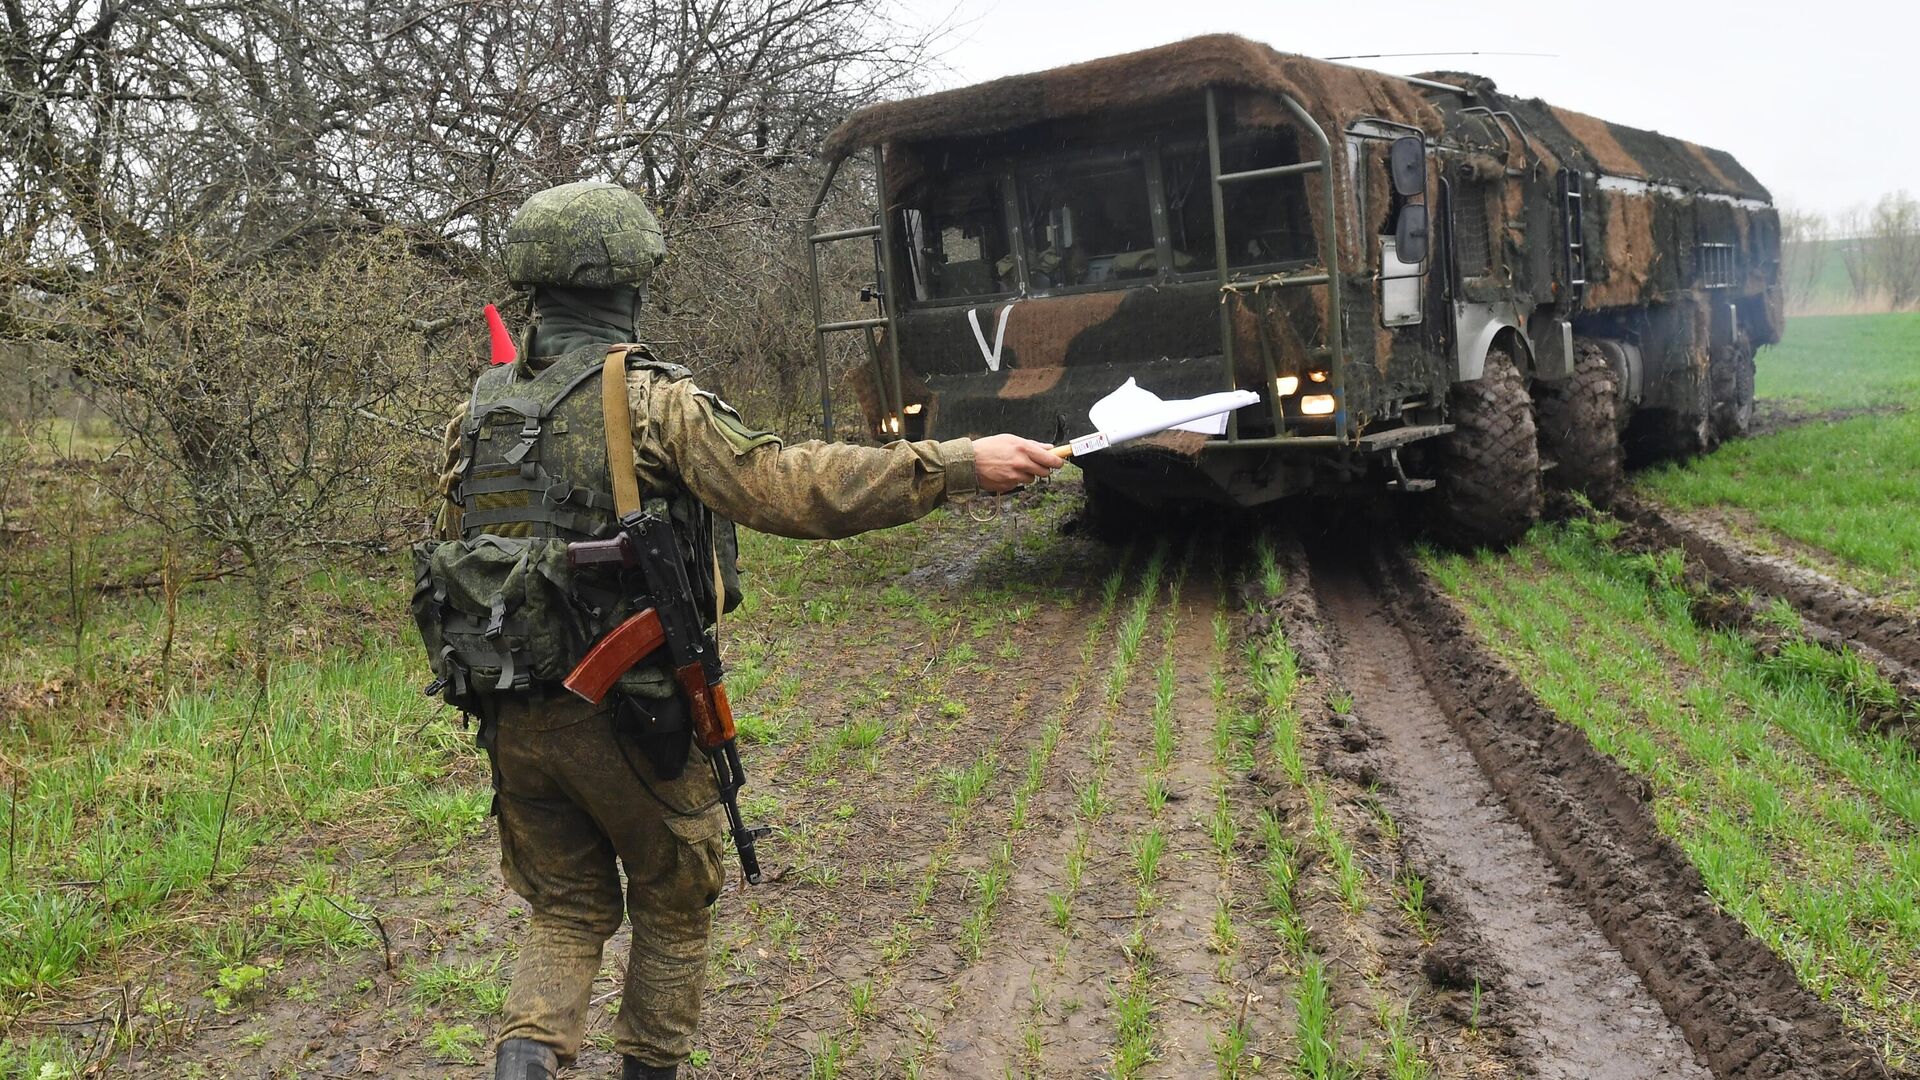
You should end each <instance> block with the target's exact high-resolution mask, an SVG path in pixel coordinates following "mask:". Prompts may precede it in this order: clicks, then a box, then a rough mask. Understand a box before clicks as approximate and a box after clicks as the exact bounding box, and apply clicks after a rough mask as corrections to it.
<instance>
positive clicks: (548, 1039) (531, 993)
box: [439, 337, 974, 1075]
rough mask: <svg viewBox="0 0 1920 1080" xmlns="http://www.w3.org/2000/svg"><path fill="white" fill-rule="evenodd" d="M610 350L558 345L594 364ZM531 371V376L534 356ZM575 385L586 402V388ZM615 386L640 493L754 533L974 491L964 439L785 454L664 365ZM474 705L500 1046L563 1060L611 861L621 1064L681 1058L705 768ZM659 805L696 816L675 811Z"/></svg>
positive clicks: (701, 928)
mask: <svg viewBox="0 0 1920 1080" xmlns="http://www.w3.org/2000/svg"><path fill="white" fill-rule="evenodd" d="M530 340H531V341H533V342H535V343H537V341H538V338H537V337H536V338H532V339H530ZM613 340H617V338H614V339H610V340H609V342H607V343H600V344H597V345H596V344H593V343H591V342H577V341H576V342H569V344H571V345H574V346H575V347H576V348H581V349H585V348H594V349H598V350H599V352H600V353H601V354H602V355H604V353H605V349H606V344H608V343H610V342H611V341H613ZM544 359H545V362H547V363H551V362H553V360H554V358H551V357H548V358H544ZM530 366H531V367H533V368H535V369H538V368H540V367H542V366H544V364H543V358H541V357H538V356H536V357H535V358H534V359H533V360H532V361H531V365H530ZM576 393H589V394H593V395H595V396H596V398H597V395H598V393H599V386H598V383H597V382H594V383H592V384H591V385H589V386H588V387H586V388H584V389H582V390H580V391H576ZM627 393H628V401H629V404H630V406H631V412H632V417H633V436H634V449H635V460H634V462H633V464H632V467H633V468H634V470H635V472H636V473H637V475H638V478H639V482H640V489H641V492H642V494H643V495H645V496H647V497H666V498H672V497H681V498H684V497H686V496H691V497H692V498H693V499H695V500H698V501H699V502H700V503H701V504H703V505H704V506H705V507H706V508H707V509H709V510H711V511H712V512H713V513H715V514H718V515H721V516H723V517H725V518H728V519H731V520H733V521H737V522H739V523H741V524H743V525H746V526H748V527H750V528H753V529H758V530H760V531H762V532H769V533H776V534H779V535H783V536H791V537H800V538H831V537H843V536H849V535H852V534H854V533H858V532H863V531H866V530H870V529H879V528H885V527H888V526H891V525H898V524H902V523H904V522H908V521H912V520H914V519H916V518H919V517H921V516H923V515H925V514H926V513H928V512H929V511H931V510H932V509H934V508H935V507H936V506H939V505H940V504H941V503H942V502H944V501H945V500H946V499H948V498H949V497H951V496H954V495H962V494H967V493H970V492H972V491H973V489H974V471H973V448H972V443H971V441H970V440H967V439H953V440H949V441H945V442H917V443H906V442H900V443H894V444H892V445H889V446H887V447H884V448H878V449H876V448H872V447H858V446H850V445H846V444H839V443H831V444H830V443H821V442H809V443H806V444H803V445H799V446H791V447H789V446H785V445H783V444H782V443H781V441H780V440H779V439H777V438H775V437H774V436H772V435H769V434H766V433H764V432H756V431H753V430H751V429H749V428H748V427H746V425H744V424H743V423H742V422H741V421H740V419H739V417H738V415H737V414H735V413H734V411H733V410H732V409H731V408H730V407H728V406H727V405H726V404H725V403H724V402H722V401H720V400H719V399H718V398H717V397H715V396H714V395H712V394H710V393H708V392H706V391H703V390H700V389H699V388H697V387H696V386H695V385H694V383H693V381H692V379H691V378H689V377H687V375H686V373H685V372H684V371H681V370H677V369H668V368H666V367H665V366H664V365H649V366H644V367H641V368H639V369H637V370H632V371H630V372H629V375H628V382H627ZM466 411H467V410H466V407H465V406H462V408H461V409H460V410H459V411H458V412H457V413H456V414H455V417H454V421H453V423H451V424H450V425H449V426H448V430H447V440H446V456H445V460H444V464H443V468H442V472H441V482H440V490H441V492H442V494H443V495H445V496H448V499H447V500H446V501H444V502H443V504H442V509H441V513H440V517H439V531H440V534H441V535H442V536H443V537H446V538H450V539H451V538H457V537H459V536H460V531H461V516H462V513H463V511H462V508H461V507H460V506H459V505H456V504H455V503H454V502H453V501H451V495H452V493H453V492H454V491H455V490H456V489H457V486H458V483H459V481H460V478H461V468H460V463H459V459H460V457H461V454H462V445H461V444H462V438H461V432H462V428H463V424H464V420H465V416H466ZM585 480H586V478H575V482H585ZM601 486H602V487H605V486H606V485H605V484H602V485H601ZM489 713H490V715H489V716H488V718H487V726H488V727H489V728H490V729H491V731H490V736H491V738H490V740H489V741H490V742H491V744H492V747H491V751H490V753H491V755H492V759H493V764H494V769H495V775H496V785H497V789H498V792H499V796H500V798H499V800H498V802H497V808H498V811H499V824H500V846H501V869H502V872H503V873H504V875H505V878H506V880H507V883H508V885H509V886H511V887H512V888H513V890H514V891H515V892H516V893H518V894H520V895H521V896H522V897H524V898H525V899H526V900H527V902H528V904H529V905H530V906H531V908H532V918H531V920H530V926H529V927H528V931H527V934H526V937H525V939H524V941H523V942H522V946H521V952H520V959H519V962H518V965H517V966H516V968H515V971H514V976H513V983H512V988H511V990H510V992H509V994H508V998H507V1003H506V1007H505V1010H504V1015H503V1017H502V1022H501V1030H500V1035H499V1039H500V1042H501V1043H506V1042H507V1041H508V1040H532V1041H534V1042H537V1043H540V1044H542V1045H544V1046H547V1047H550V1048H551V1049H552V1050H553V1051H554V1052H555V1053H557V1054H558V1055H559V1057H560V1058H561V1059H562V1060H565V1059H568V1058H571V1057H572V1056H574V1055H575V1054H577V1053H578V1052H579V1048H580V1042H581V1037H582V1035H583V1032H584V1028H585V1022H586V1011H587V1004H588V1000H589V993H590V990H591V986H592V983H593V979H594V976H595V975H596V974H597V972H598V971H599V968H600V960H601V950H602V946H603V945H604V944H605V942H606V940H607V938H608V937H610V936H611V935H612V934H613V932H614V931H615V930H616V929H618V928H619V925H620V919H621V914H622V910H623V897H622V891H621V887H620V874H619V868H620V867H624V869H625V871H626V877H627V886H626V890H625V896H624V909H625V912H626V913H627V914H628V915H629V916H630V917H631V918H632V920H633V945H632V951H631V953H630V956H629V961H628V966H627V975H626V985H625V987H624V994H623V998H622V1001H621V1008H620V1014H619V1016H618V1018H617V1019H616V1021H615V1024H614V1042H615V1045H616V1047H617V1048H618V1049H619V1050H620V1051H621V1053H623V1054H625V1055H627V1056H628V1058H629V1060H630V1063H631V1062H637V1063H639V1064H641V1065H645V1066H653V1067H665V1066H672V1065H674V1064H677V1063H678V1062H681V1061H684V1060H685V1059H686V1058H687V1056H688V1055H689V1054H690V1053H691V1052H692V1050H693V1034H694V1030H695V1026H696V1023H697V1021H698V1018H699V1011H700V998H701V992H702V989H703V982H704V976H705V971H706V949H707V934H708V930H709V926H710V917H711V906H712V904H713V902H714V900H715V898H716V897H718V895H719V893H720V889H721V885H722V883H723V881H724V880H725V870H724V859H725V855H724V849H723V845H722V841H721V834H722V832H723V831H724V829H723V825H724V816H723V813H722V811H721V809H720V808H719V807H718V806H712V805H710V804H711V803H712V800H713V798H714V794H715V788H714V781H713V776H712V774H711V772H710V771H709V770H708V769H707V768H706V767H705V764H704V762H701V761H698V760H696V761H693V762H690V763H689V764H688V765H687V767H686V769H685V771H684V773H681V774H678V775H677V776H676V777H674V778H669V777H667V776H664V775H662V772H661V770H660V769H659V768H658V767H656V766H655V765H654V764H653V762H652V761H651V760H649V758H648V757H647V755H645V754H643V753H639V752H637V747H636V742H637V740H636V739H635V737H634V733H633V732H632V731H629V730H625V729H623V728H622V726H621V724H620V723H619V722H618V721H617V720H616V716H617V714H616V712H615V711H614V710H613V709H612V708H610V707H608V706H590V705H587V704H586V703H584V702H582V701H579V700H577V699H574V698H572V697H571V696H570V695H567V694H565V693H564V692H563V691H558V690H557V688H555V689H554V690H551V691H544V690H540V689H535V690H531V691H527V692H515V693H506V694H499V695H496V696H495V697H494V698H493V700H492V702H491V703H490V708H489ZM643 784H644V786H643ZM647 788H651V790H652V795H649V794H648V791H647V790H646V789H647ZM656 796H657V797H656ZM663 802H664V803H670V804H671V805H672V806H673V807H675V808H679V809H682V810H686V809H692V808H699V807H707V809H705V810H704V811H700V812H696V813H692V814H684V813H675V812H673V811H670V810H668V809H667V808H666V807H665V806H663ZM528 1075H542V1074H540V1073H536V1072H530V1073H529V1074H528Z"/></svg>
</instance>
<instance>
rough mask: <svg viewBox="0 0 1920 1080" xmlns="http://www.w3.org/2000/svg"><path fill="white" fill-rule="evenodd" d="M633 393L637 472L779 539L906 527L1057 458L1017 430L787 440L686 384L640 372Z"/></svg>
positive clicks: (1040, 470) (1049, 466)
mask: <svg viewBox="0 0 1920 1080" xmlns="http://www.w3.org/2000/svg"><path fill="white" fill-rule="evenodd" d="M634 390H635V391H636V393H635V395H634V396H635V399H636V400H635V401H634V406H635V408H634V418H635V426H636V428H641V427H644V428H645V430H644V431H636V433H635V434H636V436H637V437H636V439H635V447H636V450H637V453H638V455H639V458H640V461H639V466H640V472H641V474H642V479H643V480H646V479H648V478H649V477H648V474H649V473H656V475H657V474H658V472H670V473H671V474H672V476H673V477H675V478H677V479H678V480H679V481H680V482H681V483H683V484H685V485H686V487H687V490H688V491H690V492H691V493H692V494H693V496H694V498H696V499H699V500H700V501H701V502H702V503H704V504H706V505H707V506H708V507H709V508H710V509H712V510H713V511H714V512H715V513H718V514H720V515H722V516H724V517H727V518H731V519H732V520H734V521H736V522H739V523H740V524H742V525H745V526H747V527H748V528H750V529H757V530H759V531H761V532H768V533H776V534H778V535H781V536H791V537H796V538H801V539H834V538H838V537H843V536H852V535H853V534H855V533H860V532H865V531H867V530H869V529H882V528H886V527H888V526H890V525H900V524H904V523H905V522H909V521H913V520H915V519H916V518H920V517H923V516H925V515H926V514H927V513H928V512H930V511H932V510H933V509H934V508H935V507H937V506H939V505H940V504H941V503H943V502H945V501H946V500H947V499H948V498H950V497H952V496H956V495H967V494H971V493H973V492H974V491H976V490H989V491H1003V490H1006V489H1007V488H1010V487H1013V486H1016V485H1017V484H1019V483H1024V482H1026V480H1028V479H1032V478H1034V477H1038V476H1045V475H1046V474H1047V473H1049V472H1052V471H1053V470H1054V469H1055V468H1058V467H1059V465H1060V460H1059V459H1058V458H1057V457H1054V456H1053V455H1052V453H1051V451H1049V450H1048V448H1047V447H1046V445H1045V444H1043V443H1036V442H1033V441H1032V440H1028V439H1021V438H1018V437H1017V436H1012V435H996V436H993V437H992V438H989V439H981V440H977V441H976V440H972V439H948V440H945V441H939V442H936V441H933V440H926V441H922V442H897V443H892V444H890V445H888V446H884V447H871V446H852V445H849V444H846V443H825V442H818V441H815V442H807V443H802V444H800V445H797V446H786V445H783V444H782V443H781V442H780V441H779V440H778V439H777V438H775V437H773V436H771V435H768V434H766V433H764V432H755V431H752V430H751V429H749V428H747V427H746V425H744V424H743V423H742V422H741V421H740V419H739V417H738V416H736V415H735V414H734V413H733V412H732V410H731V409H729V408H727V407H726V406H725V405H723V404H721V403H720V402H719V400H718V399H717V398H715V397H713V396H712V395H711V394H707V393H704V392H702V391H701V390H699V389H698V388H697V387H695V386H694V385H693V383H692V381H691V380H686V379H682V380H679V381H676V382H667V381H661V380H651V379H649V380H647V381H646V382H645V383H644V384H643V383H641V382H639V381H638V380H636V382H635V385H634ZM659 478H660V479H666V478H667V477H666V476H664V475H661V476H659Z"/></svg>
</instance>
